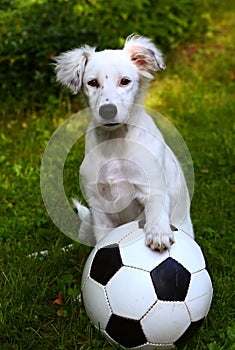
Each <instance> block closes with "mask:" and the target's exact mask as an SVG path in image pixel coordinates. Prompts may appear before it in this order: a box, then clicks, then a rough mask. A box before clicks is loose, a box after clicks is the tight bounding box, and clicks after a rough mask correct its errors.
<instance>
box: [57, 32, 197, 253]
mask: <svg viewBox="0 0 235 350" xmlns="http://www.w3.org/2000/svg"><path fill="white" fill-rule="evenodd" d="M164 68H165V65H164V62H163V58H162V54H161V52H160V51H159V50H158V49H157V48H156V47H155V46H154V44H153V43H152V42H151V41H150V40H149V39H147V38H143V37H139V36H130V37H128V38H127V40H126V43H125V45H124V48H123V49H122V50H104V51H100V52H96V51H95V49H94V48H91V47H89V46H84V47H81V48H78V49H75V50H72V51H69V52H66V53H64V54H62V55H60V56H59V57H57V58H56V73H57V80H58V81H59V82H61V83H62V84H64V85H65V86H67V87H68V88H69V89H70V90H71V92H72V93H74V94H76V93H77V92H78V91H79V89H80V88H81V87H83V90H84V93H85V95H86V96H87V98H88V103H89V106H90V108H91V114H92V121H91V124H90V126H89V129H88V131H87V134H86V156H85V159H84V161H83V164H82V166H81V169H80V176H81V183H82V187H83V192H84V195H85V197H86V200H87V202H88V203H89V206H90V210H88V209H87V208H85V209H84V207H83V206H81V205H80V203H79V202H77V201H75V202H74V203H75V206H76V207H77V209H78V215H79V217H80V219H81V220H82V225H81V227H80V232H79V236H80V237H81V240H82V241H84V240H86V238H85V236H87V237H88V238H87V241H92V239H93V238H92V237H93V235H94V236H95V238H96V242H98V241H99V240H100V239H101V238H102V237H103V236H104V235H105V234H107V233H108V232H109V231H110V230H111V229H112V228H114V227H116V226H119V225H121V224H123V223H126V222H129V221H132V220H142V221H143V222H144V231H145V233H146V244H147V245H148V246H149V247H150V248H152V249H154V250H160V251H162V250H163V249H165V248H169V247H170V245H171V244H172V243H173V242H174V236H173V232H172V226H171V225H173V226H175V227H178V228H179V227H180V228H181V229H183V230H185V231H186V232H187V233H188V234H190V235H191V236H193V229H192V224H191V219H190V199H189V195H188V190H187V186H186V183H185V179H184V175H183V172H182V170H181V167H180V165H179V163H178V161H177V159H176V157H175V156H174V154H173V153H172V151H171V150H170V149H169V148H168V146H167V145H166V144H165V142H164V139H163V137H162V135H161V133H160V131H159V130H158V128H157V127H156V125H155V124H154V122H153V120H152V118H151V117H150V116H149V115H148V114H146V112H145V110H144V107H143V99H144V94H145V90H146V88H147V86H148V84H149V82H150V80H151V79H152V78H153V75H152V73H153V72H156V71H158V70H161V69H164Z"/></svg>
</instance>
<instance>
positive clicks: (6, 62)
mask: <svg viewBox="0 0 235 350" xmlns="http://www.w3.org/2000/svg"><path fill="white" fill-rule="evenodd" d="M208 2H210V0H204V1H200V0H193V1H192V0H177V1H175V0H129V1H125V0H112V1H109V0H1V5H0V83H1V89H0V99H1V101H2V111H3V110H4V108H3V106H4V101H7V106H8V108H9V101H11V102H12V103H11V107H12V108H15V106H16V104H15V103H18V106H19V103H20V108H21V109H22V108H23V107H25V108H26V109H27V110H28V109H29V106H31V108H33V109H35V108H39V109H40V108H41V107H42V106H43V108H45V106H46V105H47V104H48V103H49V104H50V105H51V104H53V101H54V103H56V99H58V96H59V94H60V91H61V87H59V86H58V84H57V83H56V81H55V76H54V73H53V65H52V63H53V57H54V56H55V55H57V54H59V53H61V52H63V51H65V50H69V49H71V48H75V47H77V46H80V45H82V44H84V43H87V44H89V45H93V46H96V47H97V49H104V48H105V47H108V48H118V47H121V46H122V45H123V43H124V40H125V38H126V37H127V36H128V35H129V34H131V33H136V34H140V35H144V36H147V37H150V38H151V39H152V40H153V41H154V42H155V43H157V45H158V46H159V48H161V49H162V50H163V51H164V53H165V54H166V53H167V52H169V51H172V50H173V49H175V48H176V47H177V46H178V45H179V44H182V43H185V42H187V41H189V40H191V41H192V40H193V41H194V42H195V41H197V40H202V37H203V36H208V35H210V25H211V18H210V13H209V11H208V10H207V6H208ZM199 23H200V25H199Z"/></svg>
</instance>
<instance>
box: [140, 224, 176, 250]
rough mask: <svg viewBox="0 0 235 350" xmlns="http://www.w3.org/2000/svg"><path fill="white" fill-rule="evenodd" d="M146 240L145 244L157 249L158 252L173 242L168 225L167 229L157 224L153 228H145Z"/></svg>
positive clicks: (172, 235)
mask: <svg viewBox="0 0 235 350" xmlns="http://www.w3.org/2000/svg"><path fill="white" fill-rule="evenodd" d="M145 233H146V241H145V244H146V245H147V246H148V247H149V248H151V249H152V250H158V251H160V252H162V251H164V250H165V249H169V248H170V246H171V245H172V244H173V243H174V242H175V240H174V234H173V232H172V230H171V228H170V226H169V228H167V229H162V228H161V227H159V226H158V225H155V226H154V227H153V228H151V229H148V228H145Z"/></svg>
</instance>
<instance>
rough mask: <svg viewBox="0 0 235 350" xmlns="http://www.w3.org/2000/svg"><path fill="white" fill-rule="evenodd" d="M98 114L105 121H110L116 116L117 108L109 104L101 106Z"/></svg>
mask: <svg viewBox="0 0 235 350" xmlns="http://www.w3.org/2000/svg"><path fill="white" fill-rule="evenodd" d="M99 114H100V116H101V117H102V118H103V119H105V120H112V119H113V118H114V117H115V116H116V115H117V107H116V106H115V105H113V104H111V103H108V104H106V105H102V106H101V107H100V109H99Z"/></svg>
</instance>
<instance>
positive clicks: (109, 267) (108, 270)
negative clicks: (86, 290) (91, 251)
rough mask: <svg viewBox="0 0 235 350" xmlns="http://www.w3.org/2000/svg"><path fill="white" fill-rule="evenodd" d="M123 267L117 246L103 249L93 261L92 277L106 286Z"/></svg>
mask: <svg viewBox="0 0 235 350" xmlns="http://www.w3.org/2000/svg"><path fill="white" fill-rule="evenodd" d="M122 265H123V264H122V259H121V255H120V251H119V248H118V245H117V244H115V245H112V246H107V247H104V248H101V249H100V250H98V251H97V253H96V255H95V257H94V259H93V262H92V265H91V270H90V276H91V278H93V279H94V280H95V281H97V282H99V283H100V284H102V285H103V286H105V285H106V284H107V283H108V281H109V280H110V279H111V278H112V277H113V275H114V274H115V273H116V272H117V271H118V270H119V269H120V268H121V267H122Z"/></svg>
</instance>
